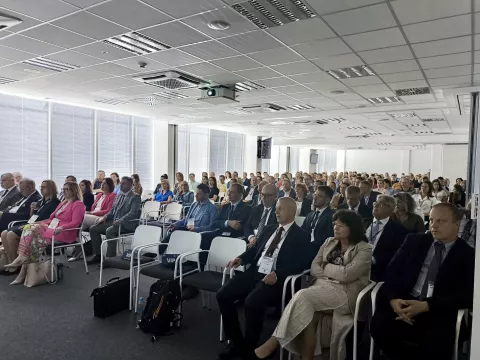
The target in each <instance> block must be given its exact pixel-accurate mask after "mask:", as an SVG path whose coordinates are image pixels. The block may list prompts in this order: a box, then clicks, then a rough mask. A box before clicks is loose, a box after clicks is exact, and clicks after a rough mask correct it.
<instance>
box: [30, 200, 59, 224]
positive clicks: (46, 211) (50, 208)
mask: <svg viewBox="0 0 480 360" xmlns="http://www.w3.org/2000/svg"><path fill="white" fill-rule="evenodd" d="M58 204H60V200H58V199H54V200H47V201H44V200H40V204H39V205H40V209H38V210H37V211H35V215H38V218H37V221H42V220H46V219H48V218H49V217H50V215H52V212H54V211H55V209H56V208H57V206H58Z"/></svg>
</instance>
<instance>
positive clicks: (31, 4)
mask: <svg viewBox="0 0 480 360" xmlns="http://www.w3.org/2000/svg"><path fill="white" fill-rule="evenodd" d="M38 5H39V4H38V1H37V0H21V1H18V0H0V7H4V8H7V9H9V10H12V11H17V12H19V13H21V14H25V15H27V16H31V17H33V18H35V19H39V20H43V21H49V20H52V19H56V18H58V17H60V16H64V15H67V14H70V13H72V12H74V11H77V10H78V8H76V7H75V6H72V5H70V4H67V3H65V2H63V1H60V0H42V6H38Z"/></svg>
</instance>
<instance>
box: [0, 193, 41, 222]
mask: <svg viewBox="0 0 480 360" xmlns="http://www.w3.org/2000/svg"><path fill="white" fill-rule="evenodd" d="M41 198H42V196H41V195H40V194H39V193H38V191H36V190H35V192H34V193H33V194H32V195H31V196H30V197H29V198H28V199H27V200H26V201H25V202H24V203H23V204H21V202H22V201H24V200H25V198H24V197H23V196H22V197H21V198H20V200H18V201H17V202H15V203H14V204H13V205H12V206H9V207H8V208H7V209H5V210H4V213H3V214H2V215H1V216H0V231H3V230H6V229H7V228H8V224H10V223H11V222H12V221H19V220H28V219H29V218H30V205H32V202H38V201H40V200H41ZM20 204H21V205H20ZM18 205H20V207H19V208H18V210H17V212H15V213H9V212H8V211H9V210H10V209H11V208H13V207H15V206H18Z"/></svg>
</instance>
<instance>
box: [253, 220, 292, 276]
mask: <svg viewBox="0 0 480 360" xmlns="http://www.w3.org/2000/svg"><path fill="white" fill-rule="evenodd" d="M294 222H295V221H292V222H291V223H289V224H286V225H283V226H282V225H280V224H278V228H277V230H275V231H274V232H273V234H272V236H270V239H268V241H267V243H266V244H265V247H264V248H263V252H262V256H260V259H258V262H257V266H260V264H261V263H262V260H263V257H264V256H265V253H266V252H267V250H268V248H269V247H270V244H271V243H272V241H273V239H274V238H275V235H276V234H277V232H278V229H280V228H281V227H283V234H282V238H281V240H280V243H279V244H278V246H277V248H276V249H275V251H274V252H273V255H272V258H273V267H272V271H274V270H275V269H276V266H277V258H278V254H279V253H280V249H281V248H282V245H283V242H284V241H285V238H286V237H287V235H288V231H289V230H290V227H291V226H292V224H293V223H294Z"/></svg>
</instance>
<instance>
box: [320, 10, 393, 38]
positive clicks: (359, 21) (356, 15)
mask: <svg viewBox="0 0 480 360" xmlns="http://www.w3.org/2000/svg"><path fill="white" fill-rule="evenodd" d="M324 19H325V21H326V22H327V23H328V24H329V25H330V26H331V27H332V28H333V29H334V30H335V31H336V32H337V33H338V34H340V35H350V34H356V33H360V32H365V31H371V30H377V29H385V28H389V27H395V26H396V25H397V23H396V22H395V19H394V18H393V16H392V14H391V12H390V10H389V9H388V6H387V5H386V4H378V5H372V6H366V7H362V8H358V9H354V10H349V11H344V12H340V13H336V14H331V15H326V16H324Z"/></svg>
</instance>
